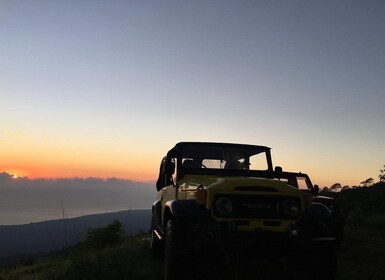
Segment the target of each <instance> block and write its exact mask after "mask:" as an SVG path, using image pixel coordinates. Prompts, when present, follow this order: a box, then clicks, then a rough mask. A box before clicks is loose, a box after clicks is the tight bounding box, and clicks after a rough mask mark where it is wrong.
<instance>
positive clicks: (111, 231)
mask: <svg viewBox="0 0 385 280" xmlns="http://www.w3.org/2000/svg"><path fill="white" fill-rule="evenodd" d="M123 238H124V230H123V225H122V223H121V222H119V221H118V220H114V221H113V222H112V223H111V224H109V225H108V226H106V227H103V228H96V229H88V231H87V237H86V241H85V243H86V244H87V245H88V246H90V247H92V248H97V249H102V248H106V247H110V246H115V245H118V244H120V243H121V242H122V241H123Z"/></svg>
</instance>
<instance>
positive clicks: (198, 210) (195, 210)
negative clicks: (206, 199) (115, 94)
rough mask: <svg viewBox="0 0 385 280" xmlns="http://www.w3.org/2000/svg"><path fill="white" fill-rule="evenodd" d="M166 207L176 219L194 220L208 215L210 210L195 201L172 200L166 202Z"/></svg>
mask: <svg viewBox="0 0 385 280" xmlns="http://www.w3.org/2000/svg"><path fill="white" fill-rule="evenodd" d="M165 207H166V208H168V209H169V211H170V214H171V215H173V216H175V217H185V218H193V217H200V216H205V215H207V214H208V210H207V209H206V208H205V207H204V205H202V204H199V203H198V202H196V201H195V200H170V201H167V202H166V205H165Z"/></svg>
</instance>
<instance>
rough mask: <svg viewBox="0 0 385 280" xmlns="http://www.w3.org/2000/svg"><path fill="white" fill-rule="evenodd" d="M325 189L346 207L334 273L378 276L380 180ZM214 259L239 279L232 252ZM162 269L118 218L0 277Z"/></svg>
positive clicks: (262, 270)
mask: <svg viewBox="0 0 385 280" xmlns="http://www.w3.org/2000/svg"><path fill="white" fill-rule="evenodd" d="M330 195H333V196H335V197H336V198H337V199H338V200H340V201H341V203H342V206H343V209H344V211H345V212H346V226H345V237H344V240H343V242H342V245H341V248H340V249H339V255H338V271H337V279H349V280H352V279H353V280H354V279H383V263H384V262H385V208H384V206H385V184H384V183H380V184H378V185H377V186H374V188H373V187H372V188H366V189H364V188H363V189H355V190H348V191H343V192H339V193H332V194H330ZM222 257H223V255H222ZM231 259H232V261H231ZM201 260H202V261H203V259H201ZM217 260H218V259H216V258H211V259H208V260H207V261H211V262H212V265H214V266H215V263H216V267H215V268H216V270H220V271H222V273H220V274H221V275H220V276H221V277H220V278H221V279H241V277H240V276H241V275H242V269H244V268H241V267H240V266H239V264H238V263H237V262H236V261H234V260H236V258H234V257H232V258H227V260H228V262H227V263H226V258H224V260H225V261H224V262H217ZM192 265H193V267H192V270H195V271H199V269H200V265H199V262H197V263H194V264H192ZM246 266H248V267H249V268H251V269H253V270H254V271H255V276H256V278H258V279H298V278H299V277H296V276H298V275H292V274H290V267H288V266H287V264H285V263H284V262H281V260H275V261H274V262H272V261H271V260H265V261H258V262H255V261H253V262H250V263H248V264H246ZM317 269H318V268H317V267H315V268H314V273H317ZM207 273H208V274H210V273H214V272H213V271H211V272H210V271H208V272H207ZM215 273H216V274H213V275H212V277H210V278H211V279H217V278H218V277H217V276H218V272H215ZM162 275H163V263H162V260H161V259H157V258H154V257H153V256H152V255H151V253H150V250H149V236H148V234H147V233H140V234H138V235H135V236H131V237H126V236H125V235H124V232H123V231H122V225H121V224H120V223H119V222H118V221H115V222H114V223H112V224H110V225H109V226H107V227H105V228H100V229H94V230H90V231H89V232H88V235H87V239H86V240H85V241H84V242H82V243H79V244H78V245H76V246H75V247H73V248H69V249H67V250H64V251H62V252H60V253H56V254H52V255H50V256H47V257H43V258H38V259H29V260H25V261H23V262H22V263H20V264H18V265H14V266H4V267H2V268H0V278H2V279H4V280H15V279H21V280H37V279H39V280H40V279H41V280H45V279H47V280H54V279H56V280H61V279H63V280H64V279H69V280H70V279H95V280H97V279H103V280H104V279H111V280H114V279H119V280H122V279H130V280H132V279H143V280H146V279H148V280H150V279H151V280H158V279H159V280H160V279H162ZM288 275H291V277H287V276H288Z"/></svg>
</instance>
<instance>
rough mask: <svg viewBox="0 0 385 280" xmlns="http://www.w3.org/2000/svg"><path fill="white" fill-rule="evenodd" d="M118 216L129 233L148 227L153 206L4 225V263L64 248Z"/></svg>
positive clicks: (0, 251)
mask: <svg viewBox="0 0 385 280" xmlns="http://www.w3.org/2000/svg"><path fill="white" fill-rule="evenodd" d="M113 220H118V221H120V222H121V223H122V224H123V225H124V229H125V231H126V233H127V234H129V235H132V234H135V233H137V232H139V231H141V230H142V231H148V230H149V229H150V222H151V210H150V209H144V210H125V211H118V212H111V213H103V214H92V215H87V216H82V217H77V218H70V219H64V220H63V219H61V220H52V221H43V222H37V223H31V224H25V225H6V226H0V264H1V263H6V262H9V260H10V259H14V258H13V257H14V256H23V255H32V254H40V253H47V252H53V251H58V250H61V249H63V248H65V247H69V246H72V245H75V244H76V243H78V242H80V241H82V240H83V239H84V238H85V235H86V233H87V230H88V229H89V228H99V227H104V226H106V225H108V224H110V223H111V222H112V221H113Z"/></svg>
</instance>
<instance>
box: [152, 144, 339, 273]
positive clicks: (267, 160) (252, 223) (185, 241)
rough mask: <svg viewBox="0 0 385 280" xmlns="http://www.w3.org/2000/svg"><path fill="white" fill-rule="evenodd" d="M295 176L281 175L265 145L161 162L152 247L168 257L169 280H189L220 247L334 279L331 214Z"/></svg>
mask: <svg viewBox="0 0 385 280" xmlns="http://www.w3.org/2000/svg"><path fill="white" fill-rule="evenodd" d="M294 174H295V173H288V172H282V168H280V167H276V168H275V169H274V168H273V164H272V160H271V153H270V148H268V147H265V146H256V145H243V144H226V143H202V142H181V143H178V144H176V145H175V147H174V148H172V149H171V150H170V151H169V152H168V153H167V155H166V156H165V157H164V158H163V159H162V161H161V165H160V171H159V178H158V181H157V183H156V188H157V190H158V198H157V200H156V201H155V203H154V204H153V206H152V225H151V248H152V250H153V251H154V252H155V253H158V254H159V252H163V251H164V266H165V279H166V280H170V279H183V278H184V277H185V275H186V274H189V273H190V272H191V269H194V266H192V265H191V263H193V262H192V261H191V260H192V257H193V256H197V254H202V251H201V250H200V249H198V250H197V248H207V247H208V246H209V245H212V244H220V245H228V244H235V246H232V247H231V246H230V247H229V248H237V250H240V251H241V252H242V254H243V255H244V256H248V258H249V257H265V256H276V257H281V256H286V257H287V259H289V260H298V263H299V264H300V265H301V266H304V264H305V263H306V262H308V265H305V267H306V268H307V269H309V270H310V272H311V274H312V275H313V274H314V275H313V279H315V278H317V277H320V278H319V279H332V278H333V277H334V274H335V270H336V258H335V252H336V250H335V248H336V243H337V242H336V237H335V236H334V235H333V234H332V233H331V229H330V228H329V227H330V217H331V211H330V208H328V207H327V206H325V204H323V203H318V202H313V196H314V195H316V192H315V191H314V190H313V188H312V187H311V188H309V190H308V191H301V190H300V189H299V187H298V185H295V184H294V183H293V182H291V180H292V176H291V175H294ZM285 176H286V178H285ZM276 178H280V179H281V180H278V179H276ZM309 182H310V180H309ZM201 244H207V246H203V247H202V246H201V247H199V246H200V245H201ZM198 259H199V258H198ZM300 259H301V261H300ZM199 260H200V259H199ZM293 265H295V263H294V264H293ZM316 267H317V273H314V269H316Z"/></svg>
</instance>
